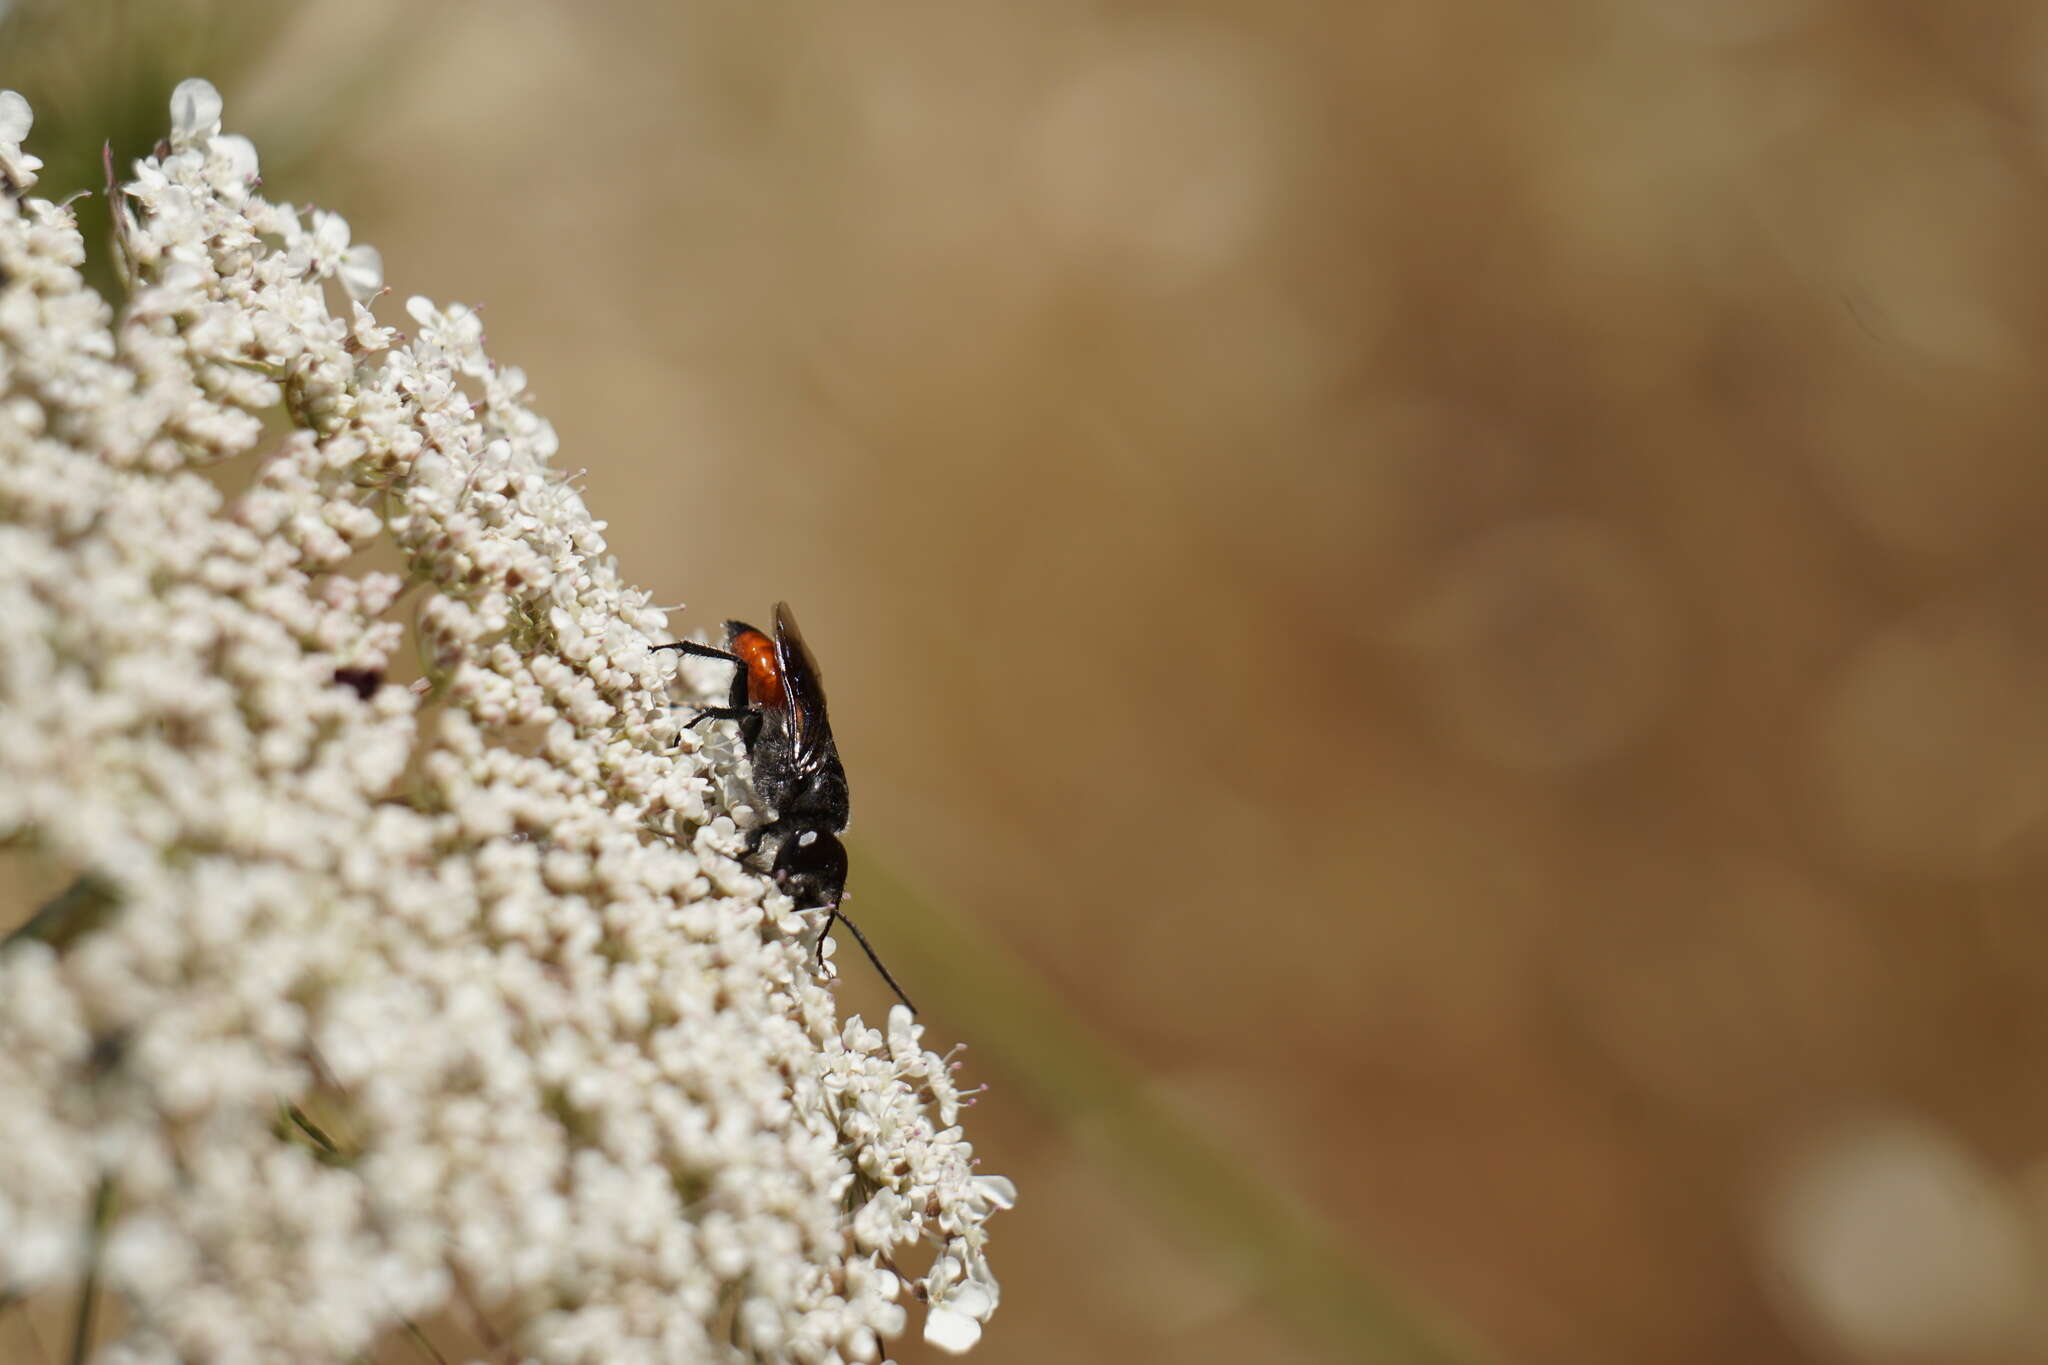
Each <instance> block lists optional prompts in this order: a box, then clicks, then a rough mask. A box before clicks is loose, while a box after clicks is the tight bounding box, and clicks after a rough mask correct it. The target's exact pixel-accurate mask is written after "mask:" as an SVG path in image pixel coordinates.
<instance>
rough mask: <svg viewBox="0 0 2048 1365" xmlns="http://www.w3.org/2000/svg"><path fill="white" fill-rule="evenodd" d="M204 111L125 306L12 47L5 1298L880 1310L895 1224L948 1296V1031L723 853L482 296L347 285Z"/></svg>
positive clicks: (239, 1316)
mask: <svg viewBox="0 0 2048 1365" xmlns="http://www.w3.org/2000/svg"><path fill="white" fill-rule="evenodd" d="M221 114H222V108H221V101H220V97H219V96H218V94H216V93H215V92H214V90H213V88H212V87H211V86H210V85H207V84H206V83H205V82H203V81H188V82H186V83H185V84H184V85H182V86H180V87H179V89H178V92H177V94H176V96H175V97H174V98H173V100H172V134H171V137H170V140H169V142H168V147H167V150H165V152H164V154H163V155H162V156H160V157H153V158H150V159H148V160H146V161H143V162H140V163H138V164H137V165H136V166H135V167H134V171H133V176H132V178H131V179H130V180H129V181H128V182H127V183H126V184H124V185H121V186H120V187H119V189H118V200H117V203H116V206H115V209H116V211H115V219H116V236H117V243H118V247H119V256H120V268H121V271H122V273H123V276H124V282H125V284H126V285H127V289H128V300H127V302H126V304H125V305H124V306H123V307H122V308H121V309H120V310H119V311H118V312H115V311H114V310H112V309H110V308H109V307H108V306H107V305H106V304H105V303H104V302H102V301H101V300H100V299H99V298H98V297H97V296H96V295H95V294H94V293H93V292H92V291H91V290H90V289H89V288H87V287H86V286H85V284H84V283H83V281H82V280H81V278H80V276H79V273H78V269H79V266H80V264H81V262H82V260H83V259H84V254H85V253H84V246H83V243H82V242H81V240H80V237H79V234H78V231H77V229H76V226H75V224H74V223H73V221H72V218H71V215H70V213H69V211H68V210H67V209H65V208H63V207H59V206H57V205H54V204H52V203H49V202H46V201H44V200H40V199H36V198H32V197H30V194H29V192H30V190H31V189H32V188H33V187H34V185H35V183H36V172H37V170H38V168H39V166H38V163H37V162H36V161H35V159H34V158H32V157H30V156H28V155H27V154H26V153H25V152H24V151H23V149H22V143H23V141H24V139H25V138H26V136H27V134H28V132H29V125H30V116H29V110H28V106H27V104H26V102H25V101H23V100H21V98H20V97H19V96H18V95H14V94H13V93H12V92H0V632H4V633H0V842H5V843H8V844H11V845H12V846H14V847H17V848H27V849H29V850H31V851H32V854H33V856H34V857H35V858H36V859H37V860H38V861H39V862H40V863H42V864H45V865H48V866H51V867H54V868H58V869H62V870H63V872H64V873H65V874H66V876H68V877H71V878H75V880H74V881H73V882H72V890H70V891H67V892H65V893H63V894H62V895H60V896H58V897H57V898H56V899H55V900H52V901H51V902H50V903H49V904H48V905H46V906H45V908H44V911H43V912H42V913H41V914H39V915H38V916H37V917H36V919H34V920H32V921H30V922H29V924H27V925H25V926H23V927H22V928H21V929H20V930H17V931H16V932H14V933H13V934H12V935H11V936H10V937H9V938H8V939H7V941H6V942H5V944H4V946H0V1302H5V1301H6V1300H7V1299H9V1298H11V1297H13V1296H16V1295H23V1294H31V1293H35V1292H37V1291H40V1290H50V1289H55V1288H58V1287H60V1286H63V1285H67V1284H76V1283H80V1282H83V1281H85V1280H86V1279H87V1278H88V1277H91V1278H94V1279H96V1280H97V1281H98V1283H100V1284H101V1285H103V1286H104V1290H105V1292H106V1293H108V1294H109V1295H110V1296H113V1297H117V1298H118V1299H119V1300H120V1301H121V1303H122V1305H123V1307H124V1309H125V1312H124V1314H123V1315H122V1317H121V1319H120V1327H119V1329H118V1330H119V1332H120V1333H121V1334H122V1335H121V1338H120V1344H121V1345H122V1347H123V1348H124V1355H123V1357H122V1358H124V1359H136V1360H171V1359H187V1360H238V1359H248V1360H255V1359H285V1358H296V1359H313V1358H323V1359H332V1358H344V1357H348V1356H350V1355H352V1354H356V1353H360V1352H364V1351H367V1350H369V1349H371V1348H373V1347H374V1346H375V1344H376V1343H377V1342H378V1341H379V1340H380V1339H381V1338H383V1337H385V1336H387V1335H388V1334H391V1333H393V1332H395V1331H398V1330H400V1329H402V1328H404V1327H406V1326H408V1325H409V1324H410V1323H411V1322H412V1320H414V1319H419V1318H424V1317H428V1316H430V1315H434V1314H438V1313H442V1312H458V1313H468V1314H470V1315H471V1316H472V1317H474V1318H476V1319H478V1320H479V1321H480V1322H483V1323H486V1324H487V1325H488V1328H489V1330H490V1332H492V1333H493V1334H497V1335H502V1337H503V1338H504V1339H505V1340H506V1341H507V1342H508V1343H509V1346H510V1348H511V1349H513V1350H514V1351H516V1352H518V1353H521V1354H525V1355H530V1356H532V1357H535V1358H539V1359H543V1360H553V1361H591V1362H607V1363H610V1362H631V1361H640V1360H646V1361H656V1360H679V1359H714V1358H716V1359H724V1358H731V1359H760V1360H771V1361H783V1360H788V1361H806V1362H808V1361H833V1360H872V1359H874V1358H876V1356H877V1355H878V1354H879V1351H880V1342H881V1341H882V1340H883V1339H885V1338H888V1337H891V1336H894V1335H896V1334H898V1333H899V1332H901V1331H902V1330H903V1328H904V1326H905V1324H906V1312H905V1310H904V1308H903V1307H902V1306H901V1305H900V1304H899V1303H898V1299H899V1297H901V1295H902V1291H903V1289H904V1285H903V1283H902V1281H901V1280H900V1278H899V1276H898V1273H897V1271H896V1267H895V1263H894V1261H893V1260H892V1257H893V1256H894V1254H895V1253H896V1252H897V1251H898V1250H899V1249H901V1248H903V1247H904V1246H905V1245H907V1244H909V1243H912V1242H915V1241H918V1240H924V1241H927V1242H929V1243H931V1244H932V1245H933V1246H934V1247H935V1248H936V1253H935V1259H934V1263H933V1266H932V1268H931V1270H930V1272H929V1274H928V1275H926V1276H925V1277H924V1279H923V1281H922V1283H921V1285H920V1291H919V1295H918V1296H919V1297H921V1298H926V1299H928V1300H929V1302H930V1304H931V1308H930V1311H929V1313H928V1316H927V1329H926V1330H927V1335H928V1336H929V1337H930V1338H931V1339H932V1340H933V1341H934V1342H936V1343H937V1344H939V1345H941V1346H945V1347H947V1348H949V1349H964V1348H965V1347H966V1346H968V1345H971V1344H972V1343H973V1341H974V1340H975V1339H976V1338H977V1337H978V1336H979V1334H980V1331H981V1324H982V1323H983V1322H984V1321H985V1320H986V1319H987V1317H988V1316H989V1314H990V1313H991V1312H992V1311H993V1309H994V1307H995V1303H996V1286H995V1281H994V1279H993V1277H992V1276H991V1275H990V1273H989V1270H988V1264H987V1261H986V1259H985V1256H984V1244H985V1238H986V1232H985V1223H986V1220H987V1218H988V1216H989V1215H990V1214H991V1213H992V1212H994V1211H995V1210H996V1209H998V1208H1002V1207H1007V1206H1008V1204H1009V1203H1010V1202H1011V1201H1012V1199H1013V1198H1014V1191H1013V1190H1012V1189H1011V1187H1010V1185H1009V1182H1007V1181H1005V1180H1002V1179H1000V1178H999V1177H991V1176H977V1175H975V1174H974V1171H973V1160H972V1148H971V1147H970V1145H969V1144H968V1143H967V1141H966V1140H965V1138H964V1137H963V1136H962V1134H961V1130H960V1129H959V1127H958V1126H957V1120H958V1113H959V1108H960V1097H959V1094H958V1092H957V1090H956V1088H955V1086H954V1083H953V1079H952V1073H951V1070H950V1067H949V1065H948V1064H947V1063H946V1062H945V1061H943V1060H942V1059H941V1058H939V1057H938V1056H937V1055H935V1054H934V1053H932V1052H929V1051H927V1050H925V1049H924V1048H923V1047H922V1045H921V1043H920V1035H921V1030H920V1029H919V1028H918V1027H916V1026H915V1025H914V1024H913V1023H912V1021H911V1019H910V1017H909V1015H908V1013H907V1012H906V1011H903V1010H900V1009H899V1010H896V1011H892V1013H891V1016H890V1019H889V1022H888V1028H887V1030H886V1032H885V1031H883V1030H877V1029H873V1028H870V1027H867V1026H866V1025H864V1024H863V1023H862V1022H861V1021H860V1020H859V1019H858V1018H855V1019H852V1020H848V1021H846V1022H845V1023H844V1024H841V1023H840V1022H839V1021H838V1020H837V1018H836V1012H835V1009H834V1004H833V1000H832V997H831V995H830V993H829V992H827V991H826V990H825V989H824V988H823V987H822V986H821V985H820V984H819V983H818V982H817V981H815V980H814V979H813V977H812V975H811V972H810V960H809V945H808V943H807V941H806V939H805V934H806V932H807V931H809V930H810V929H811V928H812V926H811V925H809V924H808V923H807V922H806V917H805V916H803V915H799V914H797V913H794V912H793V911H792V910H791V909H790V906H789V902H788V900H787V898H785V897H782V896H780V895H778V894H776V893H774V892H773V891H772V889H771V888H770V887H768V886H767V885H766V884H765V881H764V879H762V878H759V877H756V876H754V875H753V874H752V873H750V872H749V871H748V870H747V869H746V868H744V867H743V866H741V865H739V864H737V863H735V862H734V861H733V860H732V859H731V857H730V856H729V851H730V850H731V849H732V848H733V847H734V846H735V844H736V842H737V841H736V839H735V837H734V829H733V825H732V822H731V819H730V817H729V815H728V814H727V813H726V806H727V802H726V797H725V793H726V792H727V791H728V790H729V787H728V785H727V781H726V779H727V774H725V773H724V772H722V771H720V770H719V768H718V767H717V766H715V765H714V764H713V762H712V761H711V757H710V755H708V754H706V753H703V752H700V751H699V750H698V749H697V748H696V747H695V746H694V744H693V742H692V741H690V740H689V739H688V738H685V737H680V736H679V734H678V728H677V725H676V718H675V714H674V713H673V712H672V710H671V708H670V696H669V692H670V688H671V685H672V683H673V681H674V679H673V674H672V668H673V665H671V664H670V663H669V662H668V661H667V660H666V659H665V658H664V657H663V656H661V655H657V654H654V653H651V652H650V649H649V647H650V645H651V644H653V643H655V642H656V641H657V640H659V639H661V638H663V636H664V621H663V617H662V614H661V613H660V612H659V611H656V610H654V609H653V608H652V607H651V606H650V605H649V599H648V597H647V595H646V594H645V593H643V592H641V591H640V590H638V589H635V588H633V587H630V586H629V585H627V584H626V583H625V582H623V581H622V580H621V578H620V576H619V573H618V569H617V566H616V565H615V564H614V563H613V561H612V560H611V559H610V558H609V556H608V554H607V551H606V546H605V541H604V536H603V530H604V526H603V523H602V522H598V521H594V520H592V519H591V517H590V514H589V513H588V511H587V510H586V509H585V508H584V505H583V502H582V499H581V498H580V497H579V496H578V495H577V494H576V493H575V491H574V490H573V489H571V488H570V487H569V486H568V484H567V483H566V482H565V480H564V479H563V477H562V476H561V475H560V474H559V473H558V472H556V471H554V470H553V469H551V468H550V467H549V463H548V461H549V459H550V458H551V457H552V455H553V454H554V452H555V446H556V442H555V436H554V432H553V430H552V429H551V428H550V427H549V426H548V424H547V422H546V421H545V420H543V419H542V418H540V417H539V416H537V415H536V414H535V413H534V412H533V411H532V410H531V409H530V408H529V407H528V406H527V403H526V397H525V379H524V376H523V375H522V374H521V373H520V372H519V371H518V370H516V369H512V368H508V367H501V366H498V365H496V364H494V363H492V362H491V361H490V360H489V359H488V358H487V357H486V356H485V354H484V351H483V333H482V328H481V326H480V321H479V319H478V317H477V315H476V313H474V312H473V311H471V310H469V309H466V308H463V307H461V306H459V305H450V306H437V305H435V304H433V303H431V302H429V301H428V300H425V299H419V298H416V299H413V300H411V301H410V302H409V303H408V304H407V305H406V311H407V313H409V314H410V316H411V318H412V320H413V322H414V324H415V325H416V327H417V333H416V334H415V335H413V336H411V337H409V338H408V337H406V336H403V335H401V334H400V333H399V332H397V331H395V330H393V329H392V328H390V327H388V326H386V325H384V324H383V323H380V322H379V320H378V319H377V317H376V316H375V315H374V314H373V312H372V311H371V309H370V307H369V304H370V303H371V302H372V301H373V300H374V299H375V298H376V296H377V295H378V293H379V292H380V290H381V288H382V273H383V271H382V264H381V262H380V260H379V258H378V257H377V254H376V252H375V250H374V249H373V248H370V247H367V246H364V245H360V244H353V243H352V241H351V234H350V231H349V227H348V224H347V223H346V221H344V220H343V219H341V218H340V217H339V216H337V215H334V214H331V213H325V212H321V211H318V210H304V211H302V210H297V209H293V208H291V207H289V206H286V205H280V204H272V203H270V202H268V201H266V200H265V199H264V198H263V197H262V196H261V195H260V194H259V193H258V192H257V190H256V188H255V186H254V177H255V171H256V164H257V162H256V152H255V148H254V147H253V145H252V144H250V143H249V142H248V141H247V140H246V139H243V138H239V137H234V136H231V135H223V134H222V133H221V132H220V126H221V124H220V120H221ZM329 281H333V282H334V283H335V284H336V285H337V286H339V287H338V288H337V289H335V290H332V291H330V290H329V289H328V288H327V285H328V282H329ZM278 417H285V418H288V419H289V427H288V429H287V434H285V435H283V436H282V437H279V436H277V435H276V434H275V432H276V430H277V429H278V425H279V424H278V423H276V422H275V421H273V422H272V424H271V425H269V426H266V418H271V419H275V418H278ZM237 459H239V460H245V461H249V462H251V463H252V464H253V465H254V477H253V479H252V480H250V481H249V482H248V484H247V486H246V487H244V488H242V490H241V491H239V492H234V493H224V492H222V491H221V485H220V484H218V483H216V482H215V481H213V480H210V479H209V478H207V477H206V476H205V475H204V474H203V473H202V472H201V470H202V468H203V467H205V466H208V465H213V464H217V463H220V462H223V461H228V460H237ZM384 541H389V542H394V543H395V544H396V545H397V546H398V548H399V549H400V550H401V551H402V553H403V555H404V560H405V573H404V575H403V576H397V575H392V574H383V573H374V572H368V571H365V570H363V569H362V568H361V567H360V564H359V558H358V557H359V555H360V553H361V552H362V551H363V550H365V549H366V548H368V547H369V546H371V545H373V544H375V543H379V542H384ZM401 598H404V599H405V601H404V602H403V603H401V602H400V600H399V599H401ZM394 608H397V609H399V610H401V611H403V612H404V613H406V614H407V615H408V616H409V618H410V624H411V628H412V630H413V631H414V632H415V634H416V644H417V648H418V652H419V656H420V661H421V664H422V666H423V668H424V672H425V678H424V679H423V680H422V681H421V682H420V683H418V684H416V685H414V686H413V687H410V688H408V687H402V686H395V685H391V684H388V683H383V682H382V679H383V676H384V674H385V673H386V671H387V670H389V669H391V668H392V667H393V660H394V656H395V655H396V653H397V651H399V650H400V648H401V647H402V646H404V645H405V643H406V640H407V636H408V624H407V622H406V621H405V620H391V619H386V617H387V614H389V613H392V612H393V611H394ZM679 745H680V747H678V746H679ZM88 911H89V913H88ZM102 1192H105V1194H106V1196H107V1197H106V1198H105V1199H104V1200H102V1199H101V1194H102ZM96 1208H97V1209H98V1210H99V1215H98V1216H96V1214H95V1210H96Z"/></svg>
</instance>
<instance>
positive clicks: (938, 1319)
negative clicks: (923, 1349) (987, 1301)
mask: <svg viewBox="0 0 2048 1365" xmlns="http://www.w3.org/2000/svg"><path fill="white" fill-rule="evenodd" d="M924 1339H925V1340H926V1341H928V1342H930V1343H931V1344H932V1345H934V1346H936V1347H938V1348H939V1349H940V1350H941V1351H946V1352H949V1353H950V1354H953V1355H959V1354H960V1353H961V1352H963V1351H971V1350H973V1349H974V1343H975V1342H977V1341H980V1340H981V1324H980V1323H978V1322H976V1321H975V1320H974V1319H973V1318H970V1317H968V1316H967V1315H966V1314H965V1313H956V1312H954V1311H953V1310H952V1309H950V1308H934V1309H932V1311H931V1312H929V1313H927V1314H925V1317H924Z"/></svg>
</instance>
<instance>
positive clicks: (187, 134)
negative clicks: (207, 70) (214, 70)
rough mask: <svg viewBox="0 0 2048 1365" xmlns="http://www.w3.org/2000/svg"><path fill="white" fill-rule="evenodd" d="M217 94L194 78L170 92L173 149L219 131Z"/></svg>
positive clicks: (210, 86)
mask: <svg viewBox="0 0 2048 1365" xmlns="http://www.w3.org/2000/svg"><path fill="white" fill-rule="evenodd" d="M220 111H221V102H220V91H218V90H216V89H214V88H213V82H212V81H209V80H202V79H200V78H199V77H197V76H194V77H192V78H190V79H189V80H182V81H179V82H178V88H177V89H175V90H173V91H172V92H171V142H172V144H173V145H174V146H179V145H183V144H185V143H189V142H194V141H197V140H199V139H201V138H209V137H212V136H213V135H214V134H215V133H217V132H219V131H220Z"/></svg>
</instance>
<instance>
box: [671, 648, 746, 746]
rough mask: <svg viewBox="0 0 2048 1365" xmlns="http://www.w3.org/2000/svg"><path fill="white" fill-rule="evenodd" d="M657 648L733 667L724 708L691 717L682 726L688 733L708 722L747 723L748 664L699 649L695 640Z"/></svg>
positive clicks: (731, 655)
mask: <svg viewBox="0 0 2048 1365" xmlns="http://www.w3.org/2000/svg"><path fill="white" fill-rule="evenodd" d="M655 648H656V649H657V650H661V649H673V650H676V651H678V652H679V653H683V654H690V655H694V656H696V657H697V658H699V659H716V660H718V661H719V662H720V663H727V664H731V665H732V691H731V693H730V694H729V695H728V696H727V697H726V703H725V705H723V706H707V707H704V708H703V709H702V710H700V711H698V712H697V714H696V715H694V716H692V717H690V719H689V722H688V723H687V724H685V725H684V726H683V728H684V729H685V730H692V729H695V728H696V727H697V726H698V725H699V724H700V723H702V722H704V721H707V720H737V721H744V720H745V719H746V718H747V716H748V715H749V714H750V713H751V711H752V708H751V707H749V706H748V705H747V664H746V660H744V659H742V658H740V656H739V655H737V654H734V653H731V652H730V651H728V650H723V649H713V648H712V647H711V646H710V645H700V644H698V643H697V642H696V641H694V640H675V641H672V642H670V643H668V644H665V645H656V646H655ZM759 728H760V726H759V723H758V722H757V723H756V725H755V729H756V730H759ZM750 738H751V737H750Z"/></svg>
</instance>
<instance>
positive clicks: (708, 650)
mask: <svg viewBox="0 0 2048 1365" xmlns="http://www.w3.org/2000/svg"><path fill="white" fill-rule="evenodd" d="M654 648H655V649H656V650H663V649H674V650H680V651H682V652H683V653H684V654H694V655H696V656H697V657H698V658H700V659H723V660H725V662H727V663H729V664H737V663H739V662H740V656H739V655H737V654H734V653H732V652H731V651H730V650H724V649H718V648H715V647H713V646H711V645H700V644H698V643H697V642H696V641H695V640H671V641H669V642H668V643H667V644H665V645H656V646H654Z"/></svg>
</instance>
